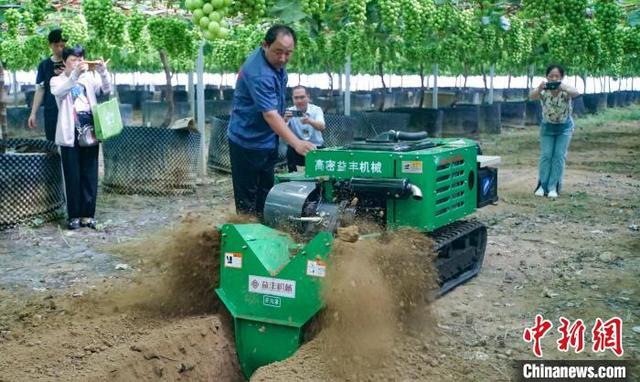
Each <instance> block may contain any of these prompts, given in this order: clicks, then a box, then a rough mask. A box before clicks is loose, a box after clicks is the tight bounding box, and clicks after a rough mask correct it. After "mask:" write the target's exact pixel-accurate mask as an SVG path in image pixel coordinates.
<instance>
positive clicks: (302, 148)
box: [293, 139, 316, 156]
mask: <svg viewBox="0 0 640 382" xmlns="http://www.w3.org/2000/svg"><path fill="white" fill-rule="evenodd" d="M293 149H294V150H296V152H297V153H298V154H300V155H302V156H306V155H307V153H308V152H309V151H313V150H315V149H316V145H314V144H313V143H311V142H308V141H303V140H302V139H298V141H297V142H295V144H294V145H293Z"/></svg>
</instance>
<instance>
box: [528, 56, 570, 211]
mask: <svg viewBox="0 0 640 382" xmlns="http://www.w3.org/2000/svg"><path fill="white" fill-rule="evenodd" d="M563 79H564V69H563V68H562V67H561V66H559V65H549V66H548V67H547V70H546V81H542V83H541V84H540V85H539V86H538V87H537V88H535V89H534V90H532V91H531V93H529V99H530V100H532V101H535V100H540V103H541V105H542V123H541V124H540V163H539V168H538V185H537V186H536V191H535V195H536V196H545V195H546V196H548V197H549V198H552V199H555V198H557V197H558V193H559V192H560V190H561V188H562V174H563V172H564V163H565V160H566V159H567V150H568V149H569V142H571V135H572V134H573V128H574V124H573V118H572V116H571V115H572V112H573V105H572V102H571V101H572V99H573V98H575V97H577V96H579V95H580V93H579V92H578V91H577V90H576V89H575V88H574V87H572V86H570V85H567V84H565V83H563V82H562V80H563Z"/></svg>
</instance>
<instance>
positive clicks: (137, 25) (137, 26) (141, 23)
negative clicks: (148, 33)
mask: <svg viewBox="0 0 640 382" xmlns="http://www.w3.org/2000/svg"><path fill="white" fill-rule="evenodd" d="M145 25H147V19H146V18H145V16H144V15H143V14H142V13H140V12H137V11H135V12H133V14H131V15H130V16H129V19H128V24H127V33H128V35H129V41H130V42H131V43H132V44H134V45H138V44H139V43H140V39H141V38H142V31H143V29H144V27H145Z"/></svg>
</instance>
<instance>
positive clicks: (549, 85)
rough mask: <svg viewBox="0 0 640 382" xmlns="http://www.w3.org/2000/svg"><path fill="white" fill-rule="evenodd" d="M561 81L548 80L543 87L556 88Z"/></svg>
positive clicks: (547, 88)
mask: <svg viewBox="0 0 640 382" xmlns="http://www.w3.org/2000/svg"><path fill="white" fill-rule="evenodd" d="M561 83H562V81H549V82H547V83H546V84H545V85H544V88H545V89H546V90H556V89H557V88H559V87H560V84H561Z"/></svg>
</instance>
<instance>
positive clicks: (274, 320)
mask: <svg viewBox="0 0 640 382" xmlns="http://www.w3.org/2000/svg"><path fill="white" fill-rule="evenodd" d="M478 150H479V148H478V146H477V144H476V143H475V142H474V141H472V140H468V139H445V138H442V139H436V138H428V137H427V135H426V133H407V132H395V131H389V132H386V133H383V134H380V135H378V136H377V137H375V138H373V139H368V140H360V141H354V142H353V143H351V144H348V145H346V146H343V147H336V148H328V149H323V150H316V151H312V152H310V153H309V154H308V155H307V157H306V161H305V164H306V166H305V172H304V174H302V173H292V174H283V175H277V176H276V184H275V186H274V187H273V188H272V189H271V191H270V192H269V195H268V196H267V200H266V204H265V208H264V224H225V225H223V226H222V227H221V240H222V243H221V268H220V286H219V288H218V289H216V292H217V294H218V296H219V297H220V299H221V300H222V301H223V303H224V304H225V305H226V307H227V308H228V309H229V311H230V312H231V315H232V316H233V318H234V324H235V336H236V347H237V353H238V358H239V360H240V366H241V368H242V371H243V373H244V375H245V376H246V377H247V378H248V377H250V376H251V374H252V373H253V372H254V371H255V370H256V369H257V368H259V367H260V366H263V365H266V364H269V363H271V362H274V361H280V360H283V359H285V358H287V357H289V356H290V355H292V354H293V353H294V352H295V351H296V349H298V347H299V346H300V344H301V341H302V329H303V326H304V325H305V324H306V323H307V322H308V321H309V320H310V319H311V318H312V317H313V316H314V315H315V314H316V313H318V311H319V310H320V309H322V307H323V301H322V299H321V293H320V288H321V286H322V282H323V280H324V279H325V276H326V275H327V272H329V268H328V266H327V265H328V264H329V263H330V262H331V257H330V256H329V254H330V252H331V248H332V243H333V239H334V234H335V233H336V230H337V228H338V227H341V226H347V225H351V224H352V222H353V221H355V220H356V219H357V218H359V217H364V218H368V219H374V220H375V221H376V222H377V223H379V224H380V225H381V226H382V227H384V228H385V229H398V228H402V227H411V228H415V229H418V230H420V231H422V232H424V233H425V234H426V235H429V236H430V237H431V238H432V239H433V242H434V243H435V244H434V245H435V248H433V249H434V250H435V251H436V252H437V253H438V257H437V260H436V266H437V269H438V272H439V282H440V290H439V294H440V295H442V294H444V293H447V292H448V291H450V290H451V289H452V288H454V287H456V286H458V285H460V284H462V283H464V282H465V281H467V280H469V279H470V278H472V277H473V276H475V275H476V274H478V272H479V271H480V267H481V266H482V261H483V258H484V252H485V247H486V242H487V229H486V227H485V226H484V225H483V224H482V223H480V222H477V221H474V220H463V219H464V218H465V217H467V216H468V215H470V214H472V213H473V212H474V211H475V210H476V208H479V207H483V206H485V205H488V204H491V203H494V202H496V201H497V168H495V167H493V166H495V164H496V163H497V162H499V158H498V157H480V156H479V155H478ZM479 158H481V159H482V160H481V161H479ZM487 161H488V162H487ZM484 162H487V163H489V165H487V163H484ZM285 230H286V231H288V232H291V231H292V230H295V231H297V232H298V233H300V235H296V236H297V237H304V238H306V239H305V240H303V241H304V242H303V243H297V242H295V241H294V240H293V239H292V238H291V236H290V235H289V234H287V233H285ZM425 250H426V249H425ZM425 261H427V260H426V257H425Z"/></svg>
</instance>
